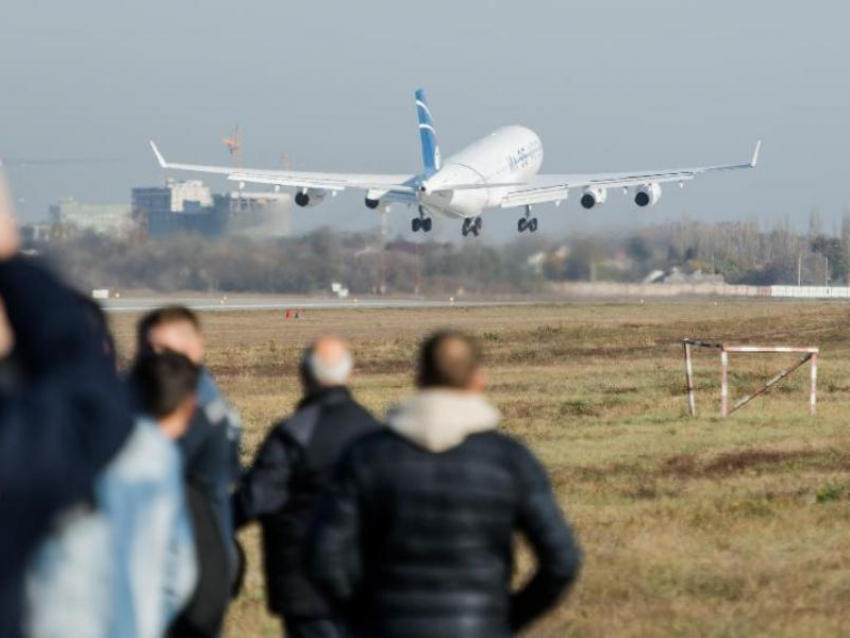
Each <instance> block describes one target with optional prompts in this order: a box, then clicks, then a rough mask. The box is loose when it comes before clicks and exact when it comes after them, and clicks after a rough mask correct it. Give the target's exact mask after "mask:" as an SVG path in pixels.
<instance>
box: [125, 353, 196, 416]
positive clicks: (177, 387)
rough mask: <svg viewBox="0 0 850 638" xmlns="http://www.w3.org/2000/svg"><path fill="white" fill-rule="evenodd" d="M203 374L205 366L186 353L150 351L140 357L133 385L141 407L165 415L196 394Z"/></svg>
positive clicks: (146, 411)
mask: <svg viewBox="0 0 850 638" xmlns="http://www.w3.org/2000/svg"><path fill="white" fill-rule="evenodd" d="M200 375H201V369H200V368H199V367H198V366H197V365H195V364H194V363H192V362H191V361H190V360H189V359H188V358H187V357H185V356H183V355H182V354H177V353H176V352H162V353H147V354H144V355H142V356H141V357H139V358H138V359H137V360H136V363H135V365H134V366H133V369H132V371H131V372H130V386H131V389H132V390H133V393H134V395H135V398H136V401H137V405H138V408H139V410H141V412H143V413H144V414H146V415H147V416H150V417H152V418H154V419H162V418H164V417H167V416H168V415H170V414H173V413H174V412H175V411H176V410H177V409H178V408H179V407H180V406H181V405H183V403H184V402H185V401H186V400H187V399H188V398H190V397H192V396H193V395H194V394H195V392H196V391H197V387H198V381H199V379H200Z"/></svg>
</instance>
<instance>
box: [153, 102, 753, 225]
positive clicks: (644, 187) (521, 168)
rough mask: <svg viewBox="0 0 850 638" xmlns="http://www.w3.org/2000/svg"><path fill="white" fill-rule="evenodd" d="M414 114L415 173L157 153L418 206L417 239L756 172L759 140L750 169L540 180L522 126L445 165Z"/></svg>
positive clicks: (304, 195) (232, 172) (210, 169)
mask: <svg viewBox="0 0 850 638" xmlns="http://www.w3.org/2000/svg"><path fill="white" fill-rule="evenodd" d="M416 111H417V115H418V119H419V137H420V144H421V151H422V165H423V168H422V171H421V172H420V173H418V174H416V175H409V174H398V175H392V174H362V173H312V172H304V171H289V170H284V171H281V170H264V169H245V168H235V167H227V166H201V165H195V164H177V163H172V162H167V161H166V160H165V158H164V157H163V155H162V153H160V151H159V149H158V148H157V146H156V144H155V143H154V142H153V141H151V142H150V145H151V149H152V150H153V152H154V155H155V156H156V159H157V161H158V162H159V165H160V166H161V167H162V168H163V169H175V170H183V171H192V172H198V173H211V174H219V175H226V176H227V179H228V180H231V181H234V182H238V183H239V187H240V188H243V187H244V185H245V184H246V183H252V184H265V185H271V186H274V187H275V190H280V188H281V187H294V188H295V189H296V193H295V203H296V204H297V205H298V206H300V207H308V206H317V205H318V204H320V203H322V202H323V201H324V200H325V199H326V198H327V196H328V194H331V195H332V196H336V195H337V194H338V193H339V192H341V191H343V190H345V189H346V188H353V189H359V190H362V191H366V202H365V203H366V207H367V208H369V209H372V210H378V209H380V210H381V211H386V210H389V206H390V204H392V203H396V202H398V203H402V204H407V205H409V206H415V207H416V208H417V209H418V212H419V214H418V216H417V217H414V218H413V220H412V222H411V229H412V230H413V232H414V233H416V232H419V231H422V232H425V233H427V232H430V231H431V229H432V219H431V216H432V215H442V216H445V217H449V218H456V219H462V220H463V227H462V234H463V236H464V237H466V236H467V235H470V234H472V235H474V236H478V234H479V233H480V232H481V230H482V227H483V221H482V213H483V212H484V211H485V210H486V209H489V208H522V209H524V214H523V215H522V217H520V218H519V220H518V221H517V231H519V232H520V233H522V232H525V231H528V232H530V233H534V232H537V229H538V222H537V218H536V217H533V216H532V207H533V206H535V205H538V204H544V203H554V204H555V205H560V203H561V202H562V201H563V200H565V199H567V198H568V197H569V194H570V191H571V190H580V192H581V197H580V199H579V202H580V203H581V206H582V207H583V208H585V209H587V210H590V209H592V208H594V207H596V206H600V205H602V204H604V203H605V201H606V200H607V199H608V191H609V190H611V189H618V188H622V189H623V191H624V193H628V192H629V190H630V189H632V190H633V192H634V202H635V204H636V205H637V206H639V207H641V208H646V207H651V206H654V205H655V204H657V203H658V200H659V199H660V198H661V184H665V183H675V182H678V183H679V185H680V186H684V183H685V182H686V181H689V180H692V179H694V178H695V177H696V176H697V175H699V174H701V173H713V172H720V171H734V170H740V169H749V168H755V166H756V164H757V163H758V158H759V151H760V149H761V140H759V141H758V142H756V147H755V151H754V152H753V155H752V159H751V160H750V162H749V163H746V164H725V165H718V166H703V167H697V168H678V169H670V170H656V171H635V172H630V173H596V174H548V175H547V174H539V173H538V171H539V170H540V167H541V165H542V163H543V143H542V142H541V141H540V138H539V137H538V136H537V135H536V134H535V133H534V132H533V131H531V130H529V129H527V128H525V127H523V126H506V127H504V128H500V129H498V130H497V131H494V132H493V133H491V134H490V135H488V136H487V137H484V138H482V139H480V140H478V141H476V142H473V143H472V144H471V145H469V146H467V147H466V148H464V149H463V150H461V151H460V152H458V153H456V154H455V155H452V156H451V157H449V158H447V159H446V160H445V161H443V159H442V155H441V153H440V147H439V145H438V144H437V132H436V129H435V127H434V119H433V117H432V115H431V109H430V108H429V107H428V102H427V101H426V99H425V92H424V91H423V90H422V89H419V90H417V91H416Z"/></svg>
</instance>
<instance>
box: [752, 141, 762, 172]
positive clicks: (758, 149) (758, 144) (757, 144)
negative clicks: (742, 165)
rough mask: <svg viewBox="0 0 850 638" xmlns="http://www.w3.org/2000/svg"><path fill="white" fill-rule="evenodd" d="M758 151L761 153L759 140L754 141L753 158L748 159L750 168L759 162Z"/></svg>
mask: <svg viewBox="0 0 850 638" xmlns="http://www.w3.org/2000/svg"><path fill="white" fill-rule="evenodd" d="M759 153H761V140H759V141H758V142H756V150H754V151H753V159H752V160H751V161H750V168H755V167H756V166H758V163H759Z"/></svg>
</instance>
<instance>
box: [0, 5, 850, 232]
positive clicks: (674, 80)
mask: <svg viewBox="0 0 850 638" xmlns="http://www.w3.org/2000/svg"><path fill="white" fill-rule="evenodd" d="M848 24H850V3H848V2H846V1H843V2H842V1H840V0H812V1H811V2H807V3H798V2H793V3H792V2H775V1H768V0H748V1H747V2H741V1H740V0H737V1H734V2H733V1H731V0H717V1H715V2H696V1H691V0H646V1H644V2H635V1H634V0H618V1H613V0H611V1H605V0H581V1H575V0H570V1H566V0H552V1H540V0H522V1H521V2H498V3H496V2H474V3H473V2H457V1H449V0H432V1H431V2H421V1H420V2H415V3H414V2H404V1H400V0H378V1H374V0H369V1H367V2H343V1H338V2H330V1H325V2H316V1H315V0H313V1H312V2H285V1H283V0H245V1H243V2H235V1H233V0H229V1H224V0H180V1H179V2H175V1H173V0H171V1H166V0H139V1H136V2H116V1H115V0H78V1H77V2H59V1H58V0H2V4H0V81H2V85H0V156H3V157H5V158H9V159H12V160H15V159H18V160H20V159H31V160H50V159H72V158H89V159H102V160H109V161H107V162H105V163H99V164H81V165H61V166H58V165H57V166H38V165H29V166H17V167H15V166H13V167H11V168H10V169H9V177H10V181H11V182H12V186H13V188H14V190H15V194H16V197H18V198H19V199H21V200H23V203H22V204H21V209H22V210H23V212H24V213H25V215H26V216H28V217H30V218H36V217H41V216H43V215H44V213H45V212H46V208H47V206H48V204H49V203H50V202H53V201H56V200H58V199H60V198H62V197H66V196H74V197H76V198H77V199H79V200H81V201H85V202H92V203H95V202H127V201H128V200H129V197H130V189H131V187H133V186H139V185H154V184H158V183H160V182H161V181H162V180H163V174H162V172H161V171H160V170H159V169H158V167H157V166H156V165H155V163H154V161H153V158H152V157H151V155H150V153H149V150H148V148H147V146H146V141H147V140H148V139H149V138H151V137H153V138H155V139H156V140H157V141H158V142H159V143H160V146H161V147H162V149H163V151H164V152H165V153H166V155H167V156H169V157H170V158H173V159H175V160H181V161H193V162H204V163H223V164H226V163H227V162H228V161H229V158H228V156H227V152H226V150H225V148H224V146H223V145H222V143H221V137H222V136H223V135H225V134H227V133H228V132H229V131H230V129H231V128H232V127H233V125H234V123H236V122H239V123H240V124H241V125H242V128H243V134H244V161H245V164H246V165H250V166H258V167H277V166H279V165H280V163H281V156H282V155H283V153H289V154H291V155H292V157H293V167H294V168H299V169H306V170H339V171H379V172H399V171H401V172H404V171H410V172H415V171H417V170H418V169H419V149H418V140H417V130H416V120H415V109H414V106H413V91H414V89H416V88H417V87H419V86H422V87H424V88H425V89H426V90H427V92H428V97H429V101H430V103H431V110H432V112H433V113H434V117H435V120H436V125H437V130H438V133H439V138H440V144H441V147H442V150H443V154H444V156H445V155H447V154H450V153H451V152H452V151H453V150H457V149H458V148H460V147H461V146H463V145H464V144H466V143H468V142H470V141H472V140H473V139H475V138H477V137H479V136H482V135H484V134H487V133H488V132H490V131H491V130H492V129H494V128H497V127H499V126H501V125H504V124H512V123H517V124H523V125H526V126H528V127H530V128H532V129H533V130H535V131H536V132H537V133H538V134H539V135H540V136H541V138H542V139H543V144H544V149H545V160H544V166H543V171H544V172H546V171H549V172H568V171H569V172H585V171H588V172H593V171H616V170H633V169H654V168H670V167H678V166H691V165H699V164H703V163H719V162H729V161H736V162H737V161H745V160H747V159H748V158H749V155H750V153H751V152H752V147H753V144H754V142H755V140H756V138H758V137H763V138H764V140H765V141H764V150H763V163H762V165H761V166H760V167H759V169H758V170H757V171H753V172H749V173H738V174H733V175H711V176H707V177H704V178H702V179H699V180H697V181H696V182H694V183H692V184H690V185H688V186H687V187H686V188H685V189H684V190H681V191H680V190H679V188H678V187H675V188H668V189H667V191H666V192H665V196H664V197H663V198H662V200H661V202H660V203H659V205H658V206H656V207H655V208H654V209H652V210H648V211H647V210H638V209H637V208H636V207H634V206H633V204H632V203H631V201H630V199H627V198H625V197H623V196H622V195H620V194H619V193H612V194H611V197H610V198H609V201H608V204H606V206H604V207H603V208H601V209H596V210H593V211H590V212H587V211H584V210H583V209H581V208H580V206H579V204H578V197H575V196H574V197H573V199H572V200H571V201H570V202H568V203H566V205H562V206H561V207H560V208H557V209H556V208H554V207H551V206H547V207H541V208H540V209H539V211H538V213H539V215H538V216H539V217H540V221H541V230H543V231H545V232H547V233H552V234H556V235H563V234H565V233H567V232H577V231H579V230H581V229H582V228H585V227H599V226H600V225H602V224H605V225H608V224H610V225H613V226H616V227H621V228H625V227H630V226H631V225H634V224H649V223H656V222H658V221H659V220H666V219H680V218H681V216H682V215H683V214H684V213H686V212H687V213H688V214H690V215H691V216H692V217H694V218H697V219H706V220H717V219H742V218H743V219H749V218H757V219H759V220H762V221H763V222H765V223H770V221H771V220H773V219H777V220H779V219H783V218H789V219H791V220H792V221H795V222H799V223H805V219H807V217H808V215H809V210H810V209H811V208H812V206H816V207H818V208H819V209H820V211H821V213H822V217H823V219H824V220H825V222H826V224H827V225H828V227H830V228H831V225H832V223H833V219H837V218H838V217H840V214H841V211H842V209H843V207H845V206H846V205H847V204H848V203H850V180H848V179H847V177H848V174H850V126H848V124H847V122H848V117H850V89H849V88H848V82H850V44H848V40H847V25H848ZM213 184H214V185H215V186H216V187H217V188H218V189H223V188H224V186H223V182H222V181H220V180H219V181H215V180H213ZM296 212H297V214H300V215H304V216H308V217H309V218H310V220H311V223H316V224H318V223H334V224H341V225H343V226H344V227H346V228H362V227H370V226H373V225H374V224H375V223H376V217H377V216H376V214H375V213H374V212H372V211H368V210H366V209H365V208H364V206H363V203H362V196H361V195H360V194H358V193H357V192H353V191H349V192H347V193H345V194H343V195H341V196H340V197H339V198H337V199H336V200H335V201H333V202H331V203H329V204H328V205H323V206H321V207H318V208H312V209H307V210H303V211H296ZM393 212H394V213H395V217H396V218H397V221H396V222H395V223H396V224H397V226H396V227H397V228H399V229H403V228H407V227H409V222H408V217H409V215H408V213H407V209H406V208H404V207H401V208H396V209H394V211H393ZM516 216H517V213H515V212H514V211H500V210H496V211H493V212H492V214H491V215H490V216H488V217H487V218H486V221H485V224H486V228H487V229H489V230H490V236H491V237H495V238H497V239H498V238H503V237H505V236H507V232H508V231H509V230H510V229H512V228H515V218H516ZM456 226H459V224H456V223H450V224H441V228H440V231H439V232H440V233H442V234H446V233H450V235H451V236H452V237H454V236H455V235H459V232H460V231H459V227H457V228H456ZM302 227H304V226H303V225H302Z"/></svg>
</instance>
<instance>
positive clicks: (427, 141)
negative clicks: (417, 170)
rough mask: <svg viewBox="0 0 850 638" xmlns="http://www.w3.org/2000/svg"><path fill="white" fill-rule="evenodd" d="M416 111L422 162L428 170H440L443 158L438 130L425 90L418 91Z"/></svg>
mask: <svg viewBox="0 0 850 638" xmlns="http://www.w3.org/2000/svg"><path fill="white" fill-rule="evenodd" d="M416 113H417V115H418V117H419V140H420V141H421V143H422V164H423V165H424V166H425V170H426V171H428V172H436V171H438V170H440V166H441V165H442V158H441V156H440V147H439V145H438V144H437V131H436V130H435V129H434V119H433V117H431V111H430V109H429V108H428V102H427V101H426V99H425V91H423V90H422V89H419V90H418V91H416Z"/></svg>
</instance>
